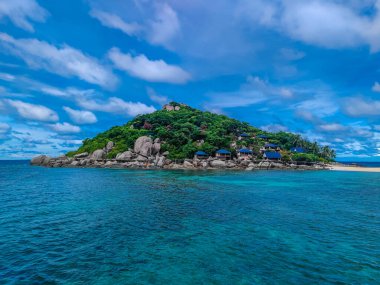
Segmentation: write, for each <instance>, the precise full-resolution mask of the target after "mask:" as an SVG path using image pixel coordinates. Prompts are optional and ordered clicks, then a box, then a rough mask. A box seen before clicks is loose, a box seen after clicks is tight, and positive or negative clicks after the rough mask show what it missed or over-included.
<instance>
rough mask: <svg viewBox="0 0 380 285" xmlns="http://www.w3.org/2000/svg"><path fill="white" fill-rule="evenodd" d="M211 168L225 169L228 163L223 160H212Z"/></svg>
mask: <svg viewBox="0 0 380 285" xmlns="http://www.w3.org/2000/svg"><path fill="white" fill-rule="evenodd" d="M210 166H211V167H215V168H224V167H226V162H225V161H223V160H218V159H217V160H212V161H210Z"/></svg>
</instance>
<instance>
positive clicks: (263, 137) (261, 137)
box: [257, 135, 268, 139]
mask: <svg viewBox="0 0 380 285" xmlns="http://www.w3.org/2000/svg"><path fill="white" fill-rule="evenodd" d="M257 137H258V138H260V139H267V138H268V137H267V136H266V135H259V136H257Z"/></svg>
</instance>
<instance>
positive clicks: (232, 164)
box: [226, 161, 236, 168]
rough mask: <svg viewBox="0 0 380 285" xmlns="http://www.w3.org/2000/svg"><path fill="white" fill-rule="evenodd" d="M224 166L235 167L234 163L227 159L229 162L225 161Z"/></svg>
mask: <svg viewBox="0 0 380 285" xmlns="http://www.w3.org/2000/svg"><path fill="white" fill-rule="evenodd" d="M226 166H227V167H228V168H234V167H236V163H233V162H232V161H229V162H227V164H226Z"/></svg>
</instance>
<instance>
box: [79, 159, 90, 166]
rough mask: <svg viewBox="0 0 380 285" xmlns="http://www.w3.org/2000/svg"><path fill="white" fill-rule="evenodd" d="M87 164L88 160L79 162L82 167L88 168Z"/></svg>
mask: <svg viewBox="0 0 380 285" xmlns="http://www.w3.org/2000/svg"><path fill="white" fill-rule="evenodd" d="M87 162H88V159H82V160H80V161H79V165H80V166H86V164H87Z"/></svg>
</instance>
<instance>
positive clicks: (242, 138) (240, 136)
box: [238, 133, 250, 141]
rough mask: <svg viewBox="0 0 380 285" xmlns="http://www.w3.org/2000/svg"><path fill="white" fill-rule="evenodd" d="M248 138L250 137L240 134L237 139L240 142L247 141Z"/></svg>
mask: <svg viewBox="0 0 380 285" xmlns="http://www.w3.org/2000/svg"><path fill="white" fill-rule="evenodd" d="M249 137H250V135H248V134H246V133H242V134H240V135H239V138H238V139H239V141H241V140H244V139H247V138H249Z"/></svg>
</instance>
